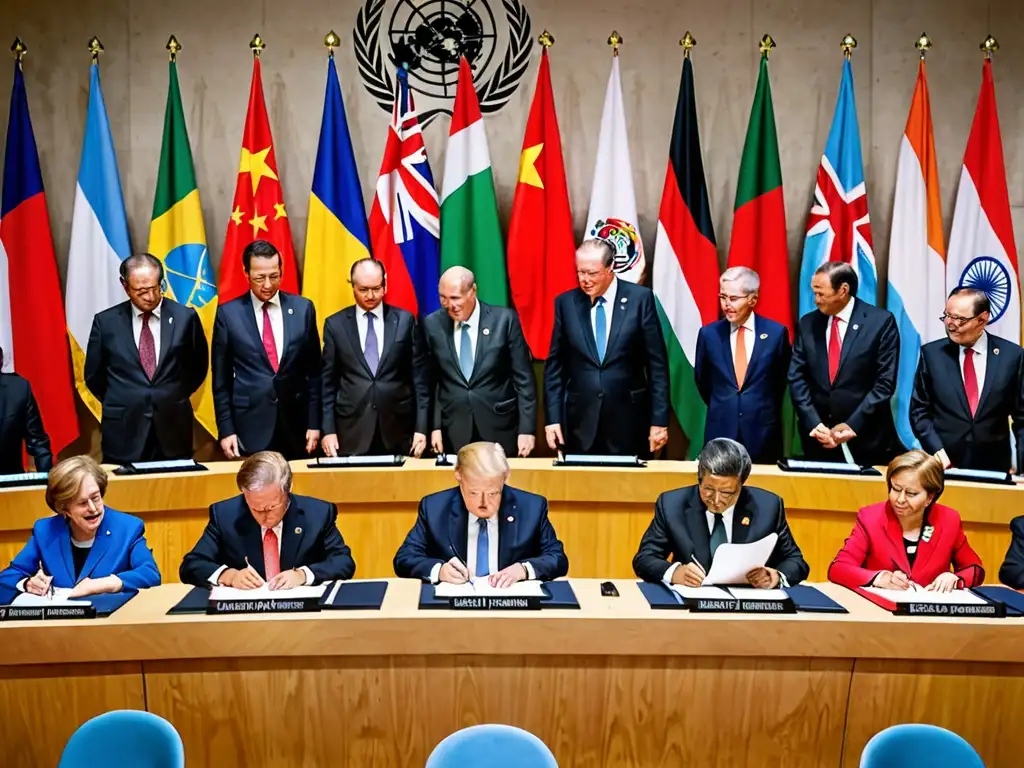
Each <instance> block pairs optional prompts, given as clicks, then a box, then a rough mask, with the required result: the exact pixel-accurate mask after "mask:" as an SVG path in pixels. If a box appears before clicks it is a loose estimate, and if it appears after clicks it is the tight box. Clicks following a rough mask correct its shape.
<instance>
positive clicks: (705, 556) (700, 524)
mask: <svg viewBox="0 0 1024 768" xmlns="http://www.w3.org/2000/svg"><path fill="white" fill-rule="evenodd" d="M683 523H684V524H685V525H686V530H687V532H688V533H689V534H690V541H692V542H693V554H694V555H695V556H696V558H697V560H698V561H699V562H700V566H701V568H703V569H704V572H705V573H707V572H708V571H710V570H711V533H710V532H709V531H708V516H707V511H706V510H705V509H704V505H703V504H701V503H700V502H699V501H694V502H691V504H690V505H689V506H688V507H687V508H686V509H684V510H683ZM683 564H684V565H685V563H683Z"/></svg>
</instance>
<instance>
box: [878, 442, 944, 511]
mask: <svg viewBox="0 0 1024 768" xmlns="http://www.w3.org/2000/svg"><path fill="white" fill-rule="evenodd" d="M904 471H910V472H916V473H917V479H918V480H919V481H920V482H921V487H922V488H924V490H925V491H926V492H927V493H931V494H934V495H935V499H933V501H935V500H937V499H938V498H939V496H941V495H942V491H943V490H944V489H945V487H946V473H945V472H944V471H943V469H942V462H941V461H939V460H938V459H937V458H935V457H934V456H932V455H931V454H930V453H926V452H925V451H922V450H913V451H907V452H906V453H901V454H900V455H899V456H897V457H896V458H895V459H893V460H892V461H890V462H889V467H888V469H886V470H885V483H886V485H888V486H889V490H890V491H891V490H892V478H893V476H894V475H896V474H897V473H899V472H904Z"/></svg>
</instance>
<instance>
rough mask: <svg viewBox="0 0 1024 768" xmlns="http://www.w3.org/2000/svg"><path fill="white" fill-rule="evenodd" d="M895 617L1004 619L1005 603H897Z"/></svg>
mask: <svg viewBox="0 0 1024 768" xmlns="http://www.w3.org/2000/svg"><path fill="white" fill-rule="evenodd" d="M893 614H894V615H895V616H950V617H956V618H963V619H968V618H973V619H1005V618H1006V604H1005V603H979V604H973V603H972V604H968V605H962V604H958V603H897V604H896V610H895V611H893Z"/></svg>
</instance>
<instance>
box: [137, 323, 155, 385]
mask: <svg viewBox="0 0 1024 768" xmlns="http://www.w3.org/2000/svg"><path fill="white" fill-rule="evenodd" d="M152 316H153V313H152V312H143V313H142V332H141V333H139V362H141V363H142V370H144V371H145V372H146V378H147V379H149V380H150V381H152V380H153V374H154V373H156V342H155V341H154V339H153V332H152V331H151V330H150V329H149V318H151V317H152Z"/></svg>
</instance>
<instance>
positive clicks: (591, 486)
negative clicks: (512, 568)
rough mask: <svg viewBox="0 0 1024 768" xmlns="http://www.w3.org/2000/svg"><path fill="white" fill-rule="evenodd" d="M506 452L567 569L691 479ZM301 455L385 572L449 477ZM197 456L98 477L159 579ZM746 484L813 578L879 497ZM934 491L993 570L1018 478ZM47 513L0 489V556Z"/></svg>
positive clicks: (800, 479)
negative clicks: (160, 471) (787, 534)
mask: <svg viewBox="0 0 1024 768" xmlns="http://www.w3.org/2000/svg"><path fill="white" fill-rule="evenodd" d="M511 463H512V477H511V480H510V482H511V484H512V485H515V486H518V487H520V488H523V489H525V490H529V491H533V492H534V493H539V494H542V495H543V496H546V497H547V499H548V501H549V503H550V506H551V520H552V523H553V524H554V526H555V530H556V531H557V532H558V535H559V537H560V538H561V539H562V541H563V542H564V543H565V549H566V553H567V554H568V555H569V575H570V576H571V577H573V578H597V577H607V576H613V577H617V578H629V577H631V576H632V575H633V572H632V565H631V563H632V559H633V555H634V554H635V553H636V550H637V547H638V546H639V543H640V537H641V536H642V535H643V533H644V531H645V530H646V529H647V526H648V525H649V524H650V521H651V518H652V517H653V515H654V501H655V499H656V498H657V497H658V494H660V493H662V492H664V491H667V490H671V489H673V488H678V487H680V486H684V485H692V484H693V483H696V481H697V479H696V463H695V462H676V461H662V462H652V463H651V465H650V466H649V467H647V468H646V469H632V470H630V469H603V468H594V469H589V468H588V469H581V468H556V467H553V466H552V465H551V460H550V459H514V460H512V462H511ZM306 464H307V463H306V462H305V461H296V462H293V463H292V468H293V469H294V472H295V485H294V489H295V492H296V493H301V494H306V495H309V496H317V497H319V498H323V499H327V500H329V501H333V502H336V503H337V504H338V507H339V512H340V514H339V517H338V526H339V528H340V529H341V532H342V535H343V536H344V537H345V541H346V542H347V543H348V544H349V545H350V546H351V547H352V553H353V556H354V557H355V561H356V566H357V570H356V574H357V575H358V576H359V577H360V578H388V577H390V576H393V575H394V571H393V570H392V565H391V561H392V558H393V557H394V554H395V552H396V551H397V549H398V547H399V545H400V544H401V543H402V540H403V539H404V538H405V535H406V533H407V532H408V531H409V529H410V528H411V527H412V524H413V522H414V520H415V515H416V506H417V504H418V502H419V500H420V499H421V498H422V497H423V496H425V495H426V494H428V493H433V492H435V491H440V490H443V489H445V488H450V487H452V486H453V485H454V479H453V477H452V470H451V469H450V468H445V467H435V466H434V462H433V460H432V459H431V460H426V459H421V460H415V459H412V460H409V461H408V462H407V463H406V465H405V466H404V467H401V468H397V469H390V468H388V469H345V470H324V469H309V468H308V467H307V466H306ZM208 466H209V468H210V471H208V472H195V473H188V474H178V475H149V476H145V477H113V478H112V479H111V481H110V485H109V487H108V489H107V496H106V501H107V503H108V504H109V505H110V506H111V507H113V508H114V509H119V510H122V511H124V512H131V513H133V514H137V515H139V516H140V517H142V518H143V519H144V520H145V521H146V533H147V537H148V539H149V543H150V546H151V547H152V548H153V553H154V556H155V557H156V561H157V565H158V566H159V567H160V572H161V573H162V574H163V575H164V579H165V580H168V581H175V580H177V573H178V567H179V565H180V564H181V560H182V558H183V557H184V555H185V553H186V552H188V551H189V550H190V549H191V548H192V546H193V544H195V542H196V541H197V540H198V538H199V536H200V535H201V534H202V532H203V527H204V526H205V525H206V521H207V519H208V513H207V507H208V506H209V505H210V504H212V503H214V502H215V501H219V500H221V499H225V498H228V497H230V496H233V495H235V494H237V493H238V490H237V488H236V487H235V473H236V472H237V470H238V467H239V463H238V462H212V463H210V464H209V465H208ZM749 483H750V484H752V485H757V486H759V487H762V488H766V489H767V490H770V491H773V492H775V493H777V494H779V495H780V496H782V498H783V499H784V500H785V502H786V508H787V513H788V515H789V520H790V524H791V527H792V529H793V535H794V536H795V537H796V540H797V543H798V544H799V545H800V548H801V549H802V550H803V553H804V557H805V558H806V559H807V562H808V563H809V564H810V566H811V578H812V579H815V580H819V581H823V580H824V579H825V575H826V572H827V569H828V565H829V563H831V562H832V558H833V557H835V554H836V552H837V551H839V548H840V547H841V546H842V544H843V541H844V539H845V538H846V537H847V536H848V535H849V533H850V530H851V529H852V528H853V521H854V513H855V512H856V511H857V509H859V508H860V507H862V506H866V505H868V504H872V503H874V502H877V501H882V500H884V499H885V496H886V488H885V481H884V479H883V478H879V477H874V478H871V477H840V476H830V477H826V476H821V475H803V474H794V473H784V472H781V471H780V470H779V469H777V468H775V467H769V466H758V467H755V468H754V471H753V474H752V476H751V478H750V480H749ZM942 502H943V503H944V504H948V505H949V506H952V507H953V508H954V509H957V510H959V511H960V513H961V515H963V517H964V520H965V522H966V530H967V535H968V537H969V539H970V542H971V544H972V546H973V547H974V548H975V549H976V550H977V551H978V554H979V555H980V556H981V558H982V561H983V562H984V563H985V566H986V571H987V574H988V580H989V581H995V579H996V574H997V572H998V570H999V566H1000V564H1001V563H1002V561H1003V557H1004V556H1005V554H1006V549H1007V547H1008V546H1009V543H1010V532H1009V523H1010V520H1011V519H1012V518H1013V517H1014V516H1015V515H1017V514H1021V510H1022V507H1024V504H1022V502H1024V489H1021V488H1009V487H1003V486H992V485H976V484H967V483H950V484H949V486H948V487H947V488H946V492H945V494H943V496H942ZM48 514H50V511H49V510H48V509H47V508H46V505H45V503H44V501H43V490H42V489H40V488H35V489H24V490H0V562H4V563H5V562H7V561H8V560H9V559H10V558H11V557H13V556H14V555H15V554H16V553H17V552H18V551H19V550H20V548H21V546H22V544H23V543H24V542H25V541H26V540H27V539H28V536H29V531H30V530H31V527H32V524H33V523H34V522H35V520H37V519H38V518H40V517H44V516H46V515H48Z"/></svg>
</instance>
